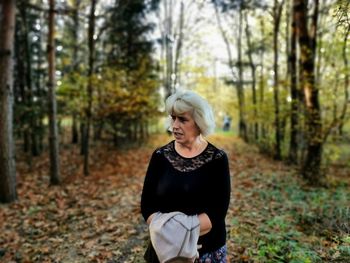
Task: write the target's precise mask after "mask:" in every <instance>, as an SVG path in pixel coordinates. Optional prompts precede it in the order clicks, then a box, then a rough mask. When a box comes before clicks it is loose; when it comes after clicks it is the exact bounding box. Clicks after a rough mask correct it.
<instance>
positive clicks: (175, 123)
mask: <svg viewBox="0 0 350 263" xmlns="http://www.w3.org/2000/svg"><path fill="white" fill-rule="evenodd" d="M178 127H179V120H178V119H177V118H175V119H174V120H173V128H178Z"/></svg>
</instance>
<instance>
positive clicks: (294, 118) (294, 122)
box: [288, 6, 300, 164]
mask: <svg viewBox="0 0 350 263" xmlns="http://www.w3.org/2000/svg"><path fill="white" fill-rule="evenodd" d="M296 12H297V10H296V6H294V7H293V11H292V23H291V38H290V53H289V58H288V60H289V61H288V63H289V64H290V66H289V67H290V94H291V114H290V143H289V155H288V159H289V161H290V162H291V163H294V164H296V163H297V162H298V123H299V97H300V96H299V90H298V87H297V28H296V26H297V20H296V19H297V17H296Z"/></svg>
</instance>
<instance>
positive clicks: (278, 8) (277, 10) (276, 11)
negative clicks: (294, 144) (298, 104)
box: [273, 0, 284, 160]
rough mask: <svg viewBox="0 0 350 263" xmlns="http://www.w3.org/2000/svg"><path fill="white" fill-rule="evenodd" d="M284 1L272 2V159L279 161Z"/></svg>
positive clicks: (275, 0) (276, 0)
mask: <svg viewBox="0 0 350 263" xmlns="http://www.w3.org/2000/svg"><path fill="white" fill-rule="evenodd" d="M283 5H284V0H283V1H282V2H281V3H279V2H278V0H274V7H273V18H274V29H273V50H274V52H273V53H274V61H273V70H274V78H273V91H274V92H273V95H274V103H275V104H274V106H275V152H274V157H275V159H277V160H281V158H282V156H281V137H282V136H281V118H280V99H279V96H280V95H279V74H278V73H279V72H278V71H279V69H278V53H279V50H278V34H279V28H280V21H281V14H282V8H283Z"/></svg>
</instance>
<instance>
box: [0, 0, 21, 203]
mask: <svg viewBox="0 0 350 263" xmlns="http://www.w3.org/2000/svg"><path fill="white" fill-rule="evenodd" d="M15 2H16V1H15V0H1V1H0V39H1V41H0V149H1V150H0V202H6V203H7V202H12V201H14V200H16V199H17V190H16V167H15V156H14V140H13V126H12V125H13V78H12V70H13V68H12V66H13V65H12V64H13V63H12V57H13V40H14V31H15V13H16V3H15Z"/></svg>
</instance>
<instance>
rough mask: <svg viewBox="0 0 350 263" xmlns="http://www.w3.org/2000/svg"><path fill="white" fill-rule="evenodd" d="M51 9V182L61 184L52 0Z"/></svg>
mask: <svg viewBox="0 0 350 263" xmlns="http://www.w3.org/2000/svg"><path fill="white" fill-rule="evenodd" d="M49 3H50V10H49V35H48V41H47V54H48V66H49V72H48V74H49V75H48V77H49V80H48V94H49V128H50V131H49V133H50V134H49V147H50V182H51V184H53V185H55V184H60V182H61V178H60V165H59V150H58V128H57V105H56V94H55V87H56V80H55V70H56V68H55V39H54V36H55V9H54V8H55V1H54V0H50V2H49Z"/></svg>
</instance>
